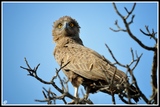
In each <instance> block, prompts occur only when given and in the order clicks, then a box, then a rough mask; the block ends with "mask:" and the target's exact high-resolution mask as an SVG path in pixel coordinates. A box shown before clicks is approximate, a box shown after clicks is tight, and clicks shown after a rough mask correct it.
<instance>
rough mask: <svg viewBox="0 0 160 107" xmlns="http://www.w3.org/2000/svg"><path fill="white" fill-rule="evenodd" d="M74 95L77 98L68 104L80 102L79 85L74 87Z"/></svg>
mask: <svg viewBox="0 0 160 107" xmlns="http://www.w3.org/2000/svg"><path fill="white" fill-rule="evenodd" d="M74 97H75V98H76V99H75V100H74V99H73V100H72V101H71V102H70V103H68V104H76V103H77V102H78V98H79V95H78V87H74Z"/></svg>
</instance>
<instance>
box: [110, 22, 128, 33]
mask: <svg viewBox="0 0 160 107" xmlns="http://www.w3.org/2000/svg"><path fill="white" fill-rule="evenodd" d="M115 25H116V26H117V28H118V30H114V29H112V28H110V29H111V30H112V31H114V32H119V31H123V32H127V30H125V29H122V28H121V27H120V26H119V25H118V20H116V21H115Z"/></svg>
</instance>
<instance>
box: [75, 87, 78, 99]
mask: <svg viewBox="0 0 160 107" xmlns="http://www.w3.org/2000/svg"><path fill="white" fill-rule="evenodd" d="M74 97H76V98H79V96H78V87H74Z"/></svg>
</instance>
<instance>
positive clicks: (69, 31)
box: [52, 16, 80, 41]
mask: <svg viewBox="0 0 160 107" xmlns="http://www.w3.org/2000/svg"><path fill="white" fill-rule="evenodd" d="M79 29H80V26H79V24H78V22H77V21H76V20H75V19H72V18H71V17H69V16H63V17H61V18H59V19H58V20H57V21H55V22H54V26H53V30H52V36H53V37H54V41H56V40H58V39H60V38H61V37H70V38H76V37H79Z"/></svg>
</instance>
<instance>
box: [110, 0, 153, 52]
mask: <svg viewBox="0 0 160 107" xmlns="http://www.w3.org/2000/svg"><path fill="white" fill-rule="evenodd" d="M135 5H136V4H134V5H133V8H132V10H131V13H132V12H133V10H134V8H135ZM113 7H114V9H115V11H116V13H117V14H118V15H119V16H120V17H121V18H122V20H123V22H124V25H125V27H126V32H127V33H128V34H129V36H130V37H131V38H132V39H133V40H134V41H136V42H137V43H138V44H139V45H140V46H141V47H142V48H144V49H146V50H149V51H155V50H156V49H155V47H148V46H146V45H144V44H143V43H142V42H141V41H140V40H139V39H138V38H137V37H136V36H134V35H133V34H132V32H131V30H130V28H129V25H130V24H131V23H132V22H133V18H134V15H133V16H132V19H131V21H130V22H129V23H127V20H126V18H128V17H129V15H130V14H131V13H128V15H127V16H126V17H124V16H123V15H122V14H120V12H119V11H118V10H117V7H116V5H115V3H113ZM127 11H128V10H127ZM118 28H119V27H118ZM110 29H111V30H113V29H112V28H110ZM113 31H114V30H113ZM119 31H121V30H119Z"/></svg>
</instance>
